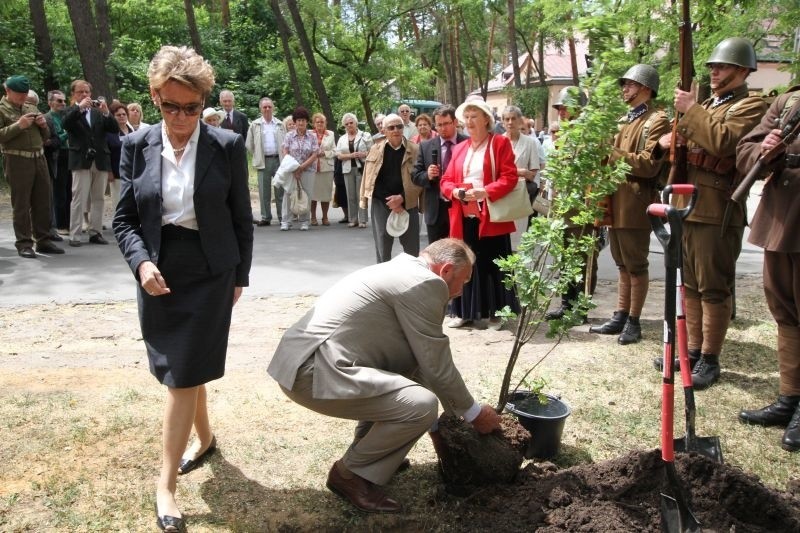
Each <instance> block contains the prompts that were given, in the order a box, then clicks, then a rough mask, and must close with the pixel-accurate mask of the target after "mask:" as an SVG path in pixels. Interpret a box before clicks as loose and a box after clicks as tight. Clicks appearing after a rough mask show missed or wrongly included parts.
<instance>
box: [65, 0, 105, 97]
mask: <svg viewBox="0 0 800 533" xmlns="http://www.w3.org/2000/svg"><path fill="white" fill-rule="evenodd" d="M67 11H68V12H69V18H70V21H72V29H73V31H74V33H75V44H76V45H77V47H78V56H79V57H80V60H81V67H83V76H84V78H85V79H86V81H88V82H89V83H90V84H91V85H92V95H93V96H94V97H97V96H106V95H108V94H110V90H111V87H110V84H109V82H108V70H107V69H106V65H105V63H104V62H103V55H102V52H101V50H100V47H99V46H97V43H99V42H100V36H99V35H98V32H97V26H96V25H95V20H94V14H93V13H92V6H91V5H90V4H89V0H67Z"/></svg>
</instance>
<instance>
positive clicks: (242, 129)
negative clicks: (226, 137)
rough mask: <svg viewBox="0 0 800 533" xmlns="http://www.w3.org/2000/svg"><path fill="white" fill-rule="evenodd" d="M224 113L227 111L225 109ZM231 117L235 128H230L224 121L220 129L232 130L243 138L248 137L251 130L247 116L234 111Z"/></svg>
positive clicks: (236, 110)
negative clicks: (248, 131)
mask: <svg viewBox="0 0 800 533" xmlns="http://www.w3.org/2000/svg"><path fill="white" fill-rule="evenodd" d="M223 111H225V110H224V109H223ZM231 117H232V118H233V128H230V127H228V126H227V123H225V121H224V120H223V121H222V122H221V123H220V127H221V128H222V129H224V130H230V129H232V130H233V131H235V132H236V133H238V134H239V135H241V136H242V137H247V130H248V129H249V128H250V121H249V120H247V115H245V114H244V113H242V112H241V111H239V110H238V109H234V110H233V111H232V112H231Z"/></svg>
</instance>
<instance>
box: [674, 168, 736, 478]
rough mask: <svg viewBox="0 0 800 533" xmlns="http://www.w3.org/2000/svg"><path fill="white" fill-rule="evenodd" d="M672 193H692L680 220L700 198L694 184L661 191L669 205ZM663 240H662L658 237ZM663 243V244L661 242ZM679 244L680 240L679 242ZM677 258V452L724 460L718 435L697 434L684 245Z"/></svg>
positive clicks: (678, 247) (675, 186)
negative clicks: (681, 423)
mask: <svg viewBox="0 0 800 533" xmlns="http://www.w3.org/2000/svg"><path fill="white" fill-rule="evenodd" d="M670 194H673V195H691V197H692V198H691V199H690V201H689V204H688V205H687V206H686V207H685V208H684V209H681V210H680V211H679V213H680V215H681V219H685V218H686V217H687V216H689V213H691V211H692V209H693V208H694V204H695V201H696V200H697V189H696V188H695V187H694V185H687V184H681V185H667V186H666V187H664V190H663V191H662V192H661V202H662V203H664V204H668V203H669V200H670ZM659 240H660V239H659ZM662 244H663V243H662ZM678 244H679V245H680V244H681V243H678ZM676 248H677V253H678V257H677V260H676V264H677V265H678V267H677V272H676V279H675V285H676V299H675V309H676V311H675V315H676V320H677V325H676V327H677V336H678V360H679V361H680V369H681V381H682V382H683V396H684V413H685V415H686V434H685V435H684V436H683V437H680V438H677V439H675V451H676V452H678V453H686V452H697V453H699V454H702V455H705V456H706V457H708V458H709V459H711V460H713V461H716V462H718V463H722V462H723V460H722V446H721V445H720V440H719V437H717V436H714V437H698V436H697V435H696V434H695V414H696V412H697V409H696V406H695V402H694V387H693V386H692V371H691V369H690V368H689V341H688V335H687V333H686V313H685V311H684V301H685V293H684V288H683V275H682V274H683V247H682V246H677V247H676ZM674 251H675V250H674V249H670V250H667V248H666V247H665V248H664V253H665V254H667V253H669V252H674Z"/></svg>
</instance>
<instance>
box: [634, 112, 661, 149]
mask: <svg viewBox="0 0 800 533" xmlns="http://www.w3.org/2000/svg"><path fill="white" fill-rule="evenodd" d="M662 114H663V111H654V112H653V113H651V114H650V116H649V117H647V120H646V121H645V122H644V127H643V128H642V134H641V135H640V136H639V142H638V144H637V145H636V152H637V153H638V152H641V151H642V150H644V145H645V144H646V143H647V137H648V136H649V135H650V128H652V127H653V123H654V122H655V121H656V119H657V118H658V117H659V116H661V115H662Z"/></svg>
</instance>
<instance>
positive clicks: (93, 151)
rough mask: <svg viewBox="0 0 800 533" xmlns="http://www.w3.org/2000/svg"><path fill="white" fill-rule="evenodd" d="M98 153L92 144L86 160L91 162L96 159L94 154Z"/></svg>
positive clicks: (87, 151)
mask: <svg viewBox="0 0 800 533" xmlns="http://www.w3.org/2000/svg"><path fill="white" fill-rule="evenodd" d="M95 154H97V151H96V150H95V149H94V148H92V147H91V146H90V147H89V148H87V149H86V161H88V162H91V161H94V156H95Z"/></svg>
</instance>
